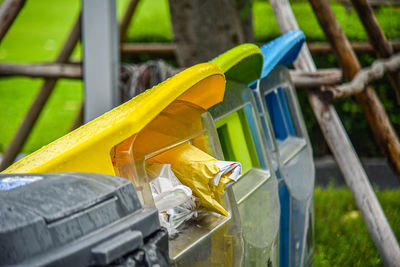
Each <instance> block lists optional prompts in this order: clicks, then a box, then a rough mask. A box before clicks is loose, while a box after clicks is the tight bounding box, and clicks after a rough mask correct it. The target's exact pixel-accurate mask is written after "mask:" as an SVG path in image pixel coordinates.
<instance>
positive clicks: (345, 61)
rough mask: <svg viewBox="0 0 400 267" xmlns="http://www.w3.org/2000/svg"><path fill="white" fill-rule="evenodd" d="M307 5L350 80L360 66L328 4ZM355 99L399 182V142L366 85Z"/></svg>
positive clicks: (381, 108)
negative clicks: (311, 8) (313, 13)
mask: <svg viewBox="0 0 400 267" xmlns="http://www.w3.org/2000/svg"><path fill="white" fill-rule="evenodd" d="M310 3H311V6H312V7H313V9H314V11H315V14H316V16H317V18H318V21H319V23H320V25H321V27H322V29H323V30H324V32H325V36H326V37H327V39H328V40H329V42H330V43H331V45H332V47H333V48H334V50H335V53H336V55H337V57H338V60H339V62H340V65H341V66H342V68H343V75H344V76H345V77H346V78H347V79H348V80H352V79H353V78H354V76H355V75H356V74H357V72H358V71H359V70H360V69H361V66H360V63H359V62H358V60H357V57H356V55H355V54H354V51H353V50H352V48H351V46H350V42H349V41H348V39H347V38H346V36H345V34H344V32H343V30H342V28H341V27H340V25H339V23H338V21H337V20H336V18H335V15H334V13H333V11H332V9H331V8H330V6H329V2H328V1H325V0H323V1H317V0H310ZM357 99H358V101H359V102H360V104H361V106H362V108H363V110H364V112H365V115H366V116H367V120H368V122H369V125H370V127H371V130H372V132H373V134H374V137H375V140H376V141H377V143H378V145H379V147H380V148H381V150H382V152H383V154H384V155H385V156H386V158H387V159H388V161H389V163H390V165H391V167H392V169H393V170H394V171H395V172H396V174H397V177H398V178H399V180H400V143H399V140H398V138H397V136H396V133H395V131H394V130H393V127H392V124H391V123H390V120H389V118H388V116H387V114H386V111H385V109H384V107H383V105H382V103H381V101H380V100H379V98H378V96H377V95H376V93H375V91H374V89H372V87H370V86H368V87H367V88H366V89H365V90H364V91H362V92H361V93H360V94H359V95H357Z"/></svg>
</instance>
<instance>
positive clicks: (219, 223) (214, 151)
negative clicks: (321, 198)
mask: <svg viewBox="0 0 400 267" xmlns="http://www.w3.org/2000/svg"><path fill="white" fill-rule="evenodd" d="M224 89H225V79H224V75H223V73H222V72H221V70H220V69H219V68H218V66H216V65H215V64H213V63H205V64H199V65H196V66H194V67H191V68H189V69H186V70H185V71H183V72H181V73H179V74H177V75H175V76H173V77H171V78H170V79H168V80H167V81H165V82H163V83H161V84H160V85H158V86H156V87H154V88H152V89H150V90H147V91H146V92H144V93H143V94H141V95H139V96H137V97H135V98H133V99H132V100H130V101H128V102H126V103H125V104H123V105H121V106H119V107H117V108H115V109H113V110H112V111H110V112H108V113H106V114H104V115H102V116H100V117H99V118H97V119H95V120H93V121H92V122H89V123H88V124H86V125H84V126H82V127H81V128H79V129H77V130H75V131H74V132H72V133H70V134H68V135H66V136H64V137H63V138H60V139H59V140H57V141H55V142H53V143H52V144H50V145H48V146H46V147H44V148H42V149H40V150H39V151H37V152H35V153H33V154H31V155H29V156H27V157H26V158H25V159H23V160H21V161H19V162H17V163H15V164H14V165H12V166H11V167H9V168H8V169H7V170H6V172H8V173H13V172H25V173H26V172H62V171H81V172H94V173H103V174H111V175H116V176H120V177H124V178H126V179H128V180H130V181H131V182H132V183H133V185H134V187H135V190H136V192H137V194H138V197H139V199H140V201H141V203H142V204H143V205H145V206H152V207H155V203H154V199H153V195H152V191H151V183H150V182H151V178H150V177H151V175H148V174H147V170H146V166H148V164H149V163H150V161H151V159H152V158H153V157H157V156H158V155H160V154H162V153H165V152H167V151H169V150H171V149H174V148H176V147H177V146H179V145H182V144H184V143H190V144H191V145H193V146H195V147H196V148H198V149H200V150H201V151H203V152H205V153H207V154H209V155H211V156H212V157H214V158H216V159H218V160H222V159H223V157H222V152H221V151H222V150H221V147H220V144H219V139H218V135H217V132H216V129H215V125H214V122H213V120H212V118H211V115H210V114H209V113H208V112H207V109H208V108H210V107H211V106H213V105H215V104H216V103H218V102H220V101H222V99H223V94H224ZM192 190H193V188H192ZM193 191H194V190H193ZM221 203H222V207H223V209H224V210H226V211H227V212H228V215H229V216H223V215H220V214H218V213H214V212H211V211H209V212H207V213H204V214H202V216H198V217H197V218H196V219H195V220H188V221H186V222H185V223H183V225H182V226H181V227H180V229H179V234H178V235H177V236H175V237H174V238H172V239H170V240H169V255H170V258H171V260H172V262H173V264H174V265H184V266H187V265H196V266H197V265H203V266H210V265H225V266H232V265H234V266H238V265H240V264H241V261H242V238H241V228H240V218H239V216H238V210H237V204H236V202H235V201H234V196H233V191H232V187H228V188H226V190H225V193H224V195H223V196H221Z"/></svg>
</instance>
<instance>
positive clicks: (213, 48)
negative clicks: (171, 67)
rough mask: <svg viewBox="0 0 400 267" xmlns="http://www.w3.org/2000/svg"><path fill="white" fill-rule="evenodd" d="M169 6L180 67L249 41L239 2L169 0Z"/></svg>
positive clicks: (204, 59)
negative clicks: (238, 5) (238, 9)
mask: <svg viewBox="0 0 400 267" xmlns="http://www.w3.org/2000/svg"><path fill="white" fill-rule="evenodd" d="M245 2H246V1H245ZM169 3H170V10H171V20H172V27H173V32H174V39H175V42H176V44H177V51H176V53H177V55H176V56H177V60H178V64H179V65H180V66H191V65H193V64H197V63H200V62H205V61H209V60H210V59H212V58H213V57H215V56H217V55H219V54H221V53H222V52H225V51H226V50H228V49H230V48H232V47H234V46H235V45H238V44H240V43H243V42H244V41H245V40H246V38H249V37H246V38H245V35H244V30H243V27H242V23H241V20H240V17H239V12H238V11H237V9H236V0H170V1H169ZM250 14H251V12H250ZM246 20H248V18H247V17H246V16H245V17H244V21H246ZM246 32H248V30H247V31H246Z"/></svg>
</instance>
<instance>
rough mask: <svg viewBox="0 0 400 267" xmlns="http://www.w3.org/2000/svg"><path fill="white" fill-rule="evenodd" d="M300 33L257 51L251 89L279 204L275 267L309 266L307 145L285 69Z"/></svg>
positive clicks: (310, 172)
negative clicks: (272, 157) (265, 131)
mask: <svg viewBox="0 0 400 267" xmlns="http://www.w3.org/2000/svg"><path fill="white" fill-rule="evenodd" d="M304 38H305V37H304V34H303V33H302V32H301V31H292V32H290V33H287V34H285V35H283V36H281V37H279V38H277V39H275V40H273V41H271V42H270V43H268V44H266V45H265V46H263V47H261V48H260V49H261V51H262V53H263V55H264V65H263V71H262V75H261V78H260V79H259V80H258V81H257V82H255V83H253V84H252V85H251V87H252V89H253V90H254V94H255V96H256V100H257V101H258V103H259V105H258V108H259V115H260V118H261V120H262V123H263V127H264V128H272V130H273V138H274V139H275V140H273V141H272V142H269V143H270V144H271V146H272V147H273V148H272V150H276V151H277V154H276V161H277V162H278V163H279V164H278V165H279V168H277V169H276V171H277V172H278V175H277V176H278V178H279V192H280V193H279V194H280V201H281V209H282V213H281V236H280V240H281V248H280V263H281V266H312V264H313V231H314V229H313V190H314V180H315V170H314V164H313V157H312V149H311V143H310V140H309V138H308V134H307V131H306V127H305V123H304V119H303V117H302V113H301V110H300V107H299V104H298V101H297V95H296V91H295V89H294V86H293V83H292V82H291V79H290V75H289V72H288V70H287V68H286V66H288V65H290V64H291V63H292V62H293V61H294V60H295V59H296V57H297V54H298V52H299V51H300V48H301V46H302V44H303V42H304ZM265 138H266V139H270V138H271V136H266V137H265Z"/></svg>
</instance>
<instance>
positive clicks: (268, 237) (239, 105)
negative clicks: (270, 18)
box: [210, 44, 280, 266]
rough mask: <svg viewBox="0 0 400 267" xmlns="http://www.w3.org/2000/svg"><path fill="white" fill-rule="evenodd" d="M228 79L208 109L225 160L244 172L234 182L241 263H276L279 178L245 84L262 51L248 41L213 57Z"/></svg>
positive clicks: (252, 77)
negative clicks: (219, 97)
mask: <svg viewBox="0 0 400 267" xmlns="http://www.w3.org/2000/svg"><path fill="white" fill-rule="evenodd" d="M213 62H214V63H216V64H217V65H218V66H220V67H221V69H222V70H223V71H224V73H225V77H226V79H227V82H226V89H225V96H224V101H223V102H221V103H219V104H217V105H215V106H214V107H212V108H211V109H210V113H211V115H212V116H213V118H214V121H215V124H216V127H217V132H218V135H219V138H220V142H221V145H222V150H223V153H224V157H225V160H229V161H238V162H241V163H242V166H243V176H242V177H241V178H240V179H239V180H238V181H237V182H236V183H235V184H233V192H234V195H235V199H236V201H237V204H238V207H239V213H240V218H241V222H242V231H243V240H244V265H245V266H278V265H279V259H278V258H279V257H278V253H279V218H280V205H279V197H278V182H277V179H276V176H275V172H274V171H273V168H272V167H271V161H270V156H269V152H268V149H267V145H266V143H265V139H264V133H263V130H262V127H261V123H260V119H259V117H258V116H257V115H258V112H257V107H256V103H255V100H254V96H253V94H252V92H251V90H250V88H249V86H248V84H249V83H250V82H251V81H254V80H256V79H258V78H259V76H260V73H261V68H262V55H261V52H260V50H259V48H258V47H257V46H255V45H252V44H244V45H240V46H237V47H235V48H233V49H231V50H229V51H227V52H226V53H224V54H222V55H220V56H218V57H217V58H216V59H214V60H213Z"/></svg>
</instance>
